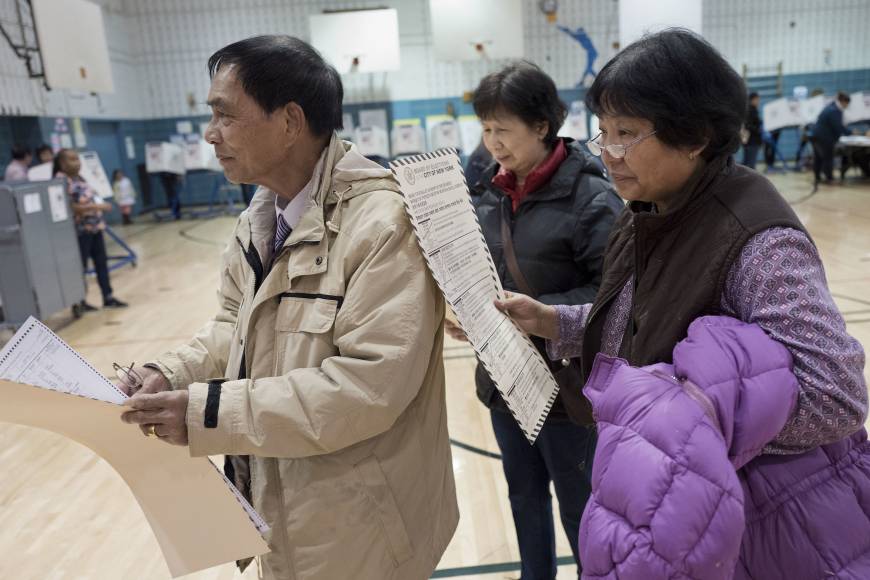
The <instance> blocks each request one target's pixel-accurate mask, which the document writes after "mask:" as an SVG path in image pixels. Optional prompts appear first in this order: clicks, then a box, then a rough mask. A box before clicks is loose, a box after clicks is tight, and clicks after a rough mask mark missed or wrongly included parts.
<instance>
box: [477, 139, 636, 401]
mask: <svg viewBox="0 0 870 580" xmlns="http://www.w3.org/2000/svg"><path fill="white" fill-rule="evenodd" d="M565 145H566V147H567V149H568V157H567V158H566V159H565V161H563V162H562V164H561V165H560V166H559V168H558V169H557V170H556V173H555V174H554V175H553V177H552V179H551V180H550V182H549V183H547V184H546V185H545V186H543V187H542V188H541V189H539V190H538V191H535V192H533V193H531V194H529V196H528V197H526V198H525V199H524V200H523V201H522V203H521V204H520V205H519V207H518V208H517V211H516V212H513V211H511V209H512V206H511V199H510V198H509V197H508V196H507V194H506V193H505V192H503V191H502V190H501V189H499V188H498V187H496V186H495V185H494V184H493V183H492V178H493V176H494V175H495V174H496V173H497V172H498V169H499V166H498V165H497V164H494V165H493V166H491V167H490V168H489V169H488V170H487V171H486V172H484V174H483V176H482V177H481V178H480V180H479V181H478V183H477V184H475V185H474V187H473V188H472V202H473V204H474V207H475V209H476V210H477V217H478V220H479V221H480V226H481V229H482V230H483V236H484V238H485V239H486V244H487V246H489V251H490V253H491V254H492V259H493V262H494V263H495V266H496V268H497V270H498V275H499V277H500V278H501V282H502V285H503V286H504V288H505V290H509V291H511V292H519V288H518V287H517V285H516V283H515V282H514V280H513V278H512V277H511V275H510V272H509V271H508V267H507V263H506V262H505V259H504V253H503V252H502V239H501V218H500V212H501V211H502V205H504V206H505V207H506V208H507V210H508V211H509V214H510V216H511V235H512V236H513V242H514V248H515V252H516V256H517V262H519V266H520V269H521V270H522V272H523V275H524V276H525V278H526V280H527V281H528V283H529V284H530V285H531V286H532V287H533V288H534V289H535V290H536V291H537V292H538V296H536V298H537V299H538V300H540V301H541V302H543V303H545V304H585V303H587V302H592V301H593V300H594V299H595V295H596V293H597V292H598V286H599V285H600V284H601V270H602V263H603V256H604V249H605V247H606V245H607V239H608V236H609V235H610V230H611V227H612V226H613V224H614V222H615V221H616V218H617V216H618V215H619V214H620V213H621V212H622V210H623V207H624V206H623V202H622V199H620V197H619V196H618V195H616V192H615V190H614V189H613V186H612V185H611V183H610V181H608V179H607V176H606V173H605V171H604V169H603V168H602V166H601V165H600V164H599V162H598V160H596V159H595V158H594V157H592V156H591V155H590V154H589V153H587V152H586V151H585V150H584V149H583V148H582V147H581V146H580V144H579V143H577V142H575V141H573V140H570V139H566V140H565ZM533 341H534V342H535V344H536V346H538V349H539V350H540V351H541V353H542V354H543V355H544V360H546V361H548V362H549V358H548V357H547V355H546V352H545V350H544V341H543V340H540V339H533ZM556 364H560V363H554V364H553V365H552V366H551V368H556V366H555V365H556ZM475 382H476V384H477V396H478V398H479V399H480V400H481V401H482V402H483V403H484V404H485V405H486V406H487V407H490V408H495V409H498V410H503V411H505V412H507V406H506V405H505V404H504V402H503V401H502V399H501V395H499V393H498V390H497V389H496V387H495V384H494V383H493V382H492V380H491V379H490V378H489V375H488V374H487V373H486V371H485V370H484V369H483V367H482V366H481V365H480V364H478V366H477V372H476V373H475ZM581 386H582V385H578V386H577V388H580V387H581ZM560 415H561V416H562V417H565V418H567V415H566V414H565V411H564V407H563V406H562V404H561V401H560V399H559V398H557V399H556V403H555V405H554V406H553V409H552V411H551V413H550V416H552V417H556V416H560Z"/></svg>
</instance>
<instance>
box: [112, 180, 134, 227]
mask: <svg viewBox="0 0 870 580" xmlns="http://www.w3.org/2000/svg"><path fill="white" fill-rule="evenodd" d="M112 189H114V190H115V201H116V202H117V203H118V207H119V208H121V219H123V220H124V225H125V226H126V225H130V224H132V223H133V220H132V219H131V218H130V214H131V213H132V212H133V204H134V203H136V190H135V189H134V188H133V182H132V181H130V178H129V177H127V176H126V175H124V172H123V171H121V170H120V169H116V170H115V171H114V172H113V173H112Z"/></svg>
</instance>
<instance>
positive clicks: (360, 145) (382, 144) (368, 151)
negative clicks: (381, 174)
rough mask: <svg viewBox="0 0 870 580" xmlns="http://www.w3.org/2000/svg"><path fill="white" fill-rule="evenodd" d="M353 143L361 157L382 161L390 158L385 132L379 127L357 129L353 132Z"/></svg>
mask: <svg viewBox="0 0 870 580" xmlns="http://www.w3.org/2000/svg"><path fill="white" fill-rule="evenodd" d="M354 141H355V142H356V147H357V150H358V151H359V152H360V154H361V155H364V156H366V157H382V158H384V159H389V157H390V145H389V140H388V138H387V132H386V131H385V130H384V129H382V128H381V127H357V128H356V129H355V130H354Z"/></svg>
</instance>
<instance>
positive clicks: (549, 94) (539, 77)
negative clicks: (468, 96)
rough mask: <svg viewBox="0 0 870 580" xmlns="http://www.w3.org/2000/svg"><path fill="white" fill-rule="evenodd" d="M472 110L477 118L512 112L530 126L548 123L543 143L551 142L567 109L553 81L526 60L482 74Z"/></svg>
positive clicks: (563, 120)
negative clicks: (485, 74) (483, 75)
mask: <svg viewBox="0 0 870 580" xmlns="http://www.w3.org/2000/svg"><path fill="white" fill-rule="evenodd" d="M473 101H474V112H475V113H476V114H477V116H478V117H480V118H481V119H490V118H492V117H494V116H496V115H498V114H500V113H508V114H510V115H516V116H517V117H519V118H520V119H522V121H523V122H524V123H525V124H526V125H529V126H530V127H531V126H534V125H537V124H538V123H541V122H546V123H547V125H548V129H547V135H546V137H544V142H545V143H546V144H547V145H552V144H553V143H555V142H556V139H557V137H556V135H557V134H558V133H559V129H561V128H562V124H563V123H564V122H565V116H566V115H567V114H568V110H567V109H566V108H565V103H563V102H562V100H561V99H559V93H558V92H557V91H556V83H554V82H553V79H551V78H550V77H549V76H548V75H547V73H545V72H544V71H542V70H541V69H540V67H538V66H537V65H536V64H533V63H531V62H528V61H520V62H516V63H513V64H510V65H508V66H506V67H505V68H503V69H502V70H500V71H498V72H495V73H492V74H489V75H487V76H485V77H483V80H481V81H480V84H479V85H478V86H477V89H476V90H475V91H474V99H473Z"/></svg>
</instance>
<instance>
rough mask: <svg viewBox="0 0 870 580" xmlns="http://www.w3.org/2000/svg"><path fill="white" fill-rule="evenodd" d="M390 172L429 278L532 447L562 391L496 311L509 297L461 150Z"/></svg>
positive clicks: (416, 159) (396, 165) (407, 162)
mask: <svg viewBox="0 0 870 580" xmlns="http://www.w3.org/2000/svg"><path fill="white" fill-rule="evenodd" d="M390 168H391V169H392V170H393V173H394V174H395V176H396V178H397V179H398V180H399V184H400V186H401V189H402V194H403V196H404V200H405V208H406V210H407V212H408V215H409V217H410V219H411V224H412V226H413V227H414V230H415V232H416V234H417V239H418V241H419V243H420V247H421V248H422V250H423V254H424V256H425V258H426V261H427V262H428V264H429V269H430V270H431V271H432V275H433V276H434V278H435V280H436V282H437V283H438V286H439V287H440V288H441V292H443V294H444V297H445V298H446V299H447V302H448V303H449V304H450V306H451V307H452V308H453V311H454V312H455V314H456V318H457V320H458V321H459V323H460V325H461V326H462V329H463V330H464V331H465V334H466V335H467V336H468V339H469V342H470V343H471V346H472V347H473V348H474V351H475V353H476V354H477V357H478V359H479V360H480V362H481V363H482V364H483V366H484V368H485V369H486V371H487V372H488V373H489V375H490V377H492V380H493V382H494V383H495V385H496V387H497V388H498V390H499V392H500V393H501V395H502V398H503V399H504V401H505V403H506V404H507V407H508V409H510V411H511V413H512V414H513V416H514V418H515V419H516V421H517V423H518V424H519V426H520V428H521V429H522V431H523V433H525V435H526V438H527V439H528V440H529V442H534V441H535V439H536V438H537V436H538V433H539V432H540V430H541V427H542V426H543V425H544V420H545V419H546V418H547V413H549V411H550V407H551V406H552V405H553V401H554V400H555V398H556V394H557V392H558V385H557V384H556V381H555V379H554V378H553V375H552V373H551V372H550V369H549V368H548V367H547V364H546V363H545V362H544V359H543V358H542V357H541V355H540V353H539V352H538V350H537V349H536V348H535V346H534V345H533V344H532V342H531V341H530V340H529V337H528V336H526V335H525V333H523V332H522V331H521V330H520V329H519V328H518V327H517V326H516V325H515V324H514V323H513V321H512V320H511V319H510V318H509V317H508V316H506V315H505V314H503V313H502V312H500V311H499V310H498V309H497V308H496V307H495V305H494V304H493V300H494V299H496V298H500V299H503V298H504V290H503V288H502V286H501V281H500V280H499V278H498V275H497V274H496V270H495V265H494V264H493V262H492V256H490V254H489V249H488V248H487V246H486V241H485V240H484V237H483V233H482V232H481V230H480V224H479V223H478V221H477V216H476V214H475V212H474V207H473V206H472V205H471V199H470V197H469V195H468V187H467V185H466V183H465V175H464V173H463V171H462V165H461V163H460V161H459V156H458V154H457V152H456V150H455V149H440V150H437V151H434V152H432V153H427V154H424V155H415V156H412V157H406V158H404V159H400V160H397V161H394V162H392V163H391V164H390Z"/></svg>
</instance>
